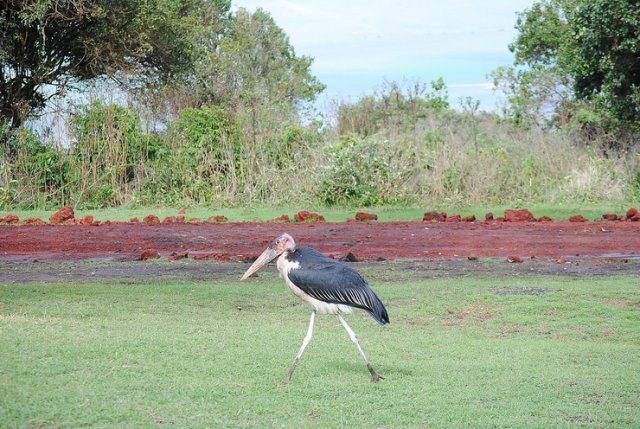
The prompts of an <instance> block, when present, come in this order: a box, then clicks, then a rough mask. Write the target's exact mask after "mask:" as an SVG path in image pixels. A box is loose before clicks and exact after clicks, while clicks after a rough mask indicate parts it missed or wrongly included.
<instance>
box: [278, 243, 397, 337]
mask: <svg viewBox="0 0 640 429" xmlns="http://www.w3.org/2000/svg"><path fill="white" fill-rule="evenodd" d="M287 259H289V260H291V261H294V262H298V263H299V268H295V269H292V270H291V271H289V279H290V280H291V281H292V282H293V284H295V285H296V286H298V287H299V288H300V289H302V290H303V291H304V292H305V293H307V294H309V295H310V296H312V297H314V298H315V299H318V300H320V301H324V302H329V303H332V304H345V305H349V306H351V307H356V308H361V309H363V310H365V311H366V312H367V313H369V314H370V315H371V317H373V318H374V319H375V320H376V321H377V322H378V323H380V324H382V325H384V324H385V323H389V315H388V314H387V310H386V309H385V308H384V305H383V304H382V301H380V298H378V296H377V295H376V294H375V292H374V291H373V290H371V288H370V287H369V285H368V284H367V282H366V281H365V279H363V278H362V276H360V274H358V273H357V272H356V271H355V270H354V269H353V268H351V267H349V266H348V265H344V264H341V263H340V262H337V261H334V260H333V259H330V258H328V257H326V256H325V255H323V254H322V253H320V252H318V251H317V250H315V249H310V248H307V247H302V248H300V249H297V250H296V251H295V252H293V253H292V254H291V255H290V256H289V257H288V258H287Z"/></svg>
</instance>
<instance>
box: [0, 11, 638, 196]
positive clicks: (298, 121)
mask: <svg viewBox="0 0 640 429" xmlns="http://www.w3.org/2000/svg"><path fill="white" fill-rule="evenodd" d="M108 3H109V6H110V7H111V6H112V5H113V7H116V8H118V10H119V11H120V12H122V13H121V14H120V16H113V14H109V16H106V15H107V14H105V10H106V6H105V5H106V3H104V2H101V1H97V0H96V1H90V0H85V1H78V2H63V1H53V2H48V1H38V0H32V1H23V2H18V1H9V2H8V3H7V5H8V6H9V7H8V8H7V9H5V10H3V11H2V13H1V14H0V23H2V24H6V25H4V26H0V31H1V32H3V33H2V34H3V36H5V37H3V38H2V39H0V63H1V65H2V69H1V72H2V74H0V85H4V87H2V88H0V89H2V91H0V94H2V97H4V98H0V109H2V110H1V114H0V141H2V142H4V143H5V144H4V145H0V152H1V153H0V207H2V208H13V207H16V208H17V207H20V208H49V207H57V206H60V205H62V204H72V205H74V206H76V207H80V208H92V207H108V206H121V205H129V206H148V205H168V206H173V205H180V206H187V205H248V204H255V203H259V204H271V205H277V204H282V203H286V204H291V203H293V202H295V203H297V204H327V205H345V206H371V205H383V204H410V205H416V204H417V205H427V206H430V207H434V206H437V205H448V206H452V205H464V204H480V205H487V204H509V205H519V204H528V203H546V204H553V203H564V204H566V203H567V202H575V203H581V202H585V201H587V202H608V203H621V204H622V203H623V202H629V201H635V200H637V199H639V198H640V156H638V151H637V150H636V149H637V147H635V148H634V146H633V145H634V144H637V143H636V142H638V141H640V139H638V138H637V137H638V134H637V133H638V130H637V125H638V118H637V116H636V115H637V113H638V99H637V98H638V72H637V66H638V64H637V61H636V62H634V61H633V58H634V55H635V56H636V58H637V55H638V52H639V51H638V35H637V31H636V32H634V31H635V30H634V28H635V27H634V26H635V24H636V23H637V18H638V14H637V10H636V9H635V8H634V6H633V2H629V1H624V2H611V1H608V0H596V1H593V2H588V4H587V2H583V1H582V0H541V1H537V2H535V3H534V5H533V6H532V7H531V8H530V9H528V10H526V11H524V12H523V13H522V14H521V15H520V16H519V20H518V22H517V24H516V28H517V29H518V31H519V36H518V38H517V39H516V40H515V42H514V43H513V45H512V49H513V51H514V53H515V54H516V62H517V63H516V67H507V68H501V69H499V70H497V71H496V72H495V73H494V77H495V79H496V83H497V84H498V85H499V88H500V89H502V90H503V91H504V92H505V93H506V95H507V97H508V105H507V109H506V110H505V112H504V115H503V116H498V115H497V114H491V113H486V112H481V111H479V104H478V102H477V101H475V100H473V99H470V98H468V99H466V100H463V101H462V102H461V103H460V107H461V108H460V109H454V108H452V107H451V105H450V103H449V99H448V94H447V87H446V85H445V82H444V80H443V79H438V80H436V81H433V82H431V83H430V84H425V83H423V82H404V83H397V82H385V83H383V84H382V85H381V86H380V87H379V88H378V89H376V90H375V91H374V92H373V94H372V95H368V96H363V97H362V98H360V99H359V100H357V101H355V102H353V103H338V104H337V105H335V106H334V107H335V110H334V111H333V112H330V113H328V114H326V115H307V116H304V115H303V112H305V111H306V110H305V109H303V108H305V107H309V104H308V103H309V102H311V101H313V100H314V99H315V98H316V96H317V95H318V94H319V93H320V92H322V90H323V89H324V85H323V84H322V83H321V82H319V81H318V79H317V78H316V77H315V76H313V74H312V73H311V65H312V59H311V58H309V57H306V56H298V55H296V53H295V50H294V49H293V47H292V46H291V44H290V42H289V39H288V37H287V35H286V34H285V33H284V32H283V31H282V29H281V28H279V27H278V26H277V24H276V23H275V22H274V20H273V19H272V17H271V16H270V15H269V14H268V13H267V12H266V11H264V10H261V9H258V10H256V11H254V12H250V11H247V10H245V9H239V10H237V11H236V12H234V13H232V12H230V2H229V1H227V0H162V1H157V2H144V1H140V2H139V1H136V0H123V1H120V2H116V3H113V2H108ZM127 8H128V9H127ZM129 21H131V22H129ZM618 21H619V22H618ZM618 24H620V25H618ZM67 26H68V28H67ZM107 27H108V28H107ZM123 27H126V28H123ZM607 28H610V29H611V31H607ZM54 30H55V31H54ZM129 33H132V34H129ZM133 33H135V34H133ZM98 39H99V40H98ZM17 41H23V42H24V43H23V45H22V46H17ZM63 42H64V43H63ZM67 42H69V43H67ZM18 48H20V49H18ZM21 55H22V56H23V57H24V58H22V57H20V56H21ZM56 55H58V56H56ZM21 58H22V59H21ZM101 76H102V77H104V76H111V77H113V78H115V79H116V80H117V82H118V84H117V85H114V84H113V81H109V80H104V79H100V80H99V81H98V82H96V79H94V78H96V77H101ZM72 83H75V84H76V86H78V85H80V84H82V85H83V86H82V85H81V87H82V91H76V92H73V91H72V86H73V85H71V84H72ZM89 83H91V84H92V85H93V86H89V85H88V84H89ZM85 84H86V85H85ZM91 88H93V89H91ZM70 91H71V92H70ZM63 94H67V95H68V94H71V96H68V97H67V99H72V100H73V101H74V102H76V105H72V106H71V107H70V109H69V113H68V116H65V115H66V114H65V113H56V114H55V115H54V118H53V119H54V121H55V123H56V124H58V126H57V128H56V129H57V132H55V133H47V128H48V127H47V126H46V125H42V122H40V124H39V127H37V128H35V127H34V128H27V127H25V126H24V123H23V121H24V119H25V118H27V117H29V116H30V115H31V117H32V118H33V117H34V114H35V113H36V112H38V111H39V110H41V109H42V107H43V106H44V105H45V104H46V101H47V99H48V98H49V97H57V96H60V95H63ZM74 97H76V98H74ZM61 123H62V124H64V125H63V126H60V125H59V124H61ZM20 124H22V126H18V125H20ZM585 143H586V144H585Z"/></svg>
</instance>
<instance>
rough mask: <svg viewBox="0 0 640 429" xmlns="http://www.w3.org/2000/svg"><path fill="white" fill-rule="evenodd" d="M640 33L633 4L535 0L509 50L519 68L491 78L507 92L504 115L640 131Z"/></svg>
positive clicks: (614, 0) (598, 0)
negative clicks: (546, 114)
mask: <svg viewBox="0 0 640 429" xmlns="http://www.w3.org/2000/svg"><path fill="white" fill-rule="evenodd" d="M638 28H640V7H639V6H638V4H637V2H636V1H633V0H622V1H621V0H539V1H536V2H535V3H534V4H533V5H532V6H531V8H529V9H527V10H525V11H523V12H522V13H520V14H519V17H518V20H517V23H516V29H517V30H518V37H517V38H516V40H515V41H514V43H513V44H512V45H511V46H510V48H511V50H512V51H513V52H514V54H515V57H516V64H515V65H516V67H514V68H510V69H509V68H502V69H500V70H498V71H497V72H496V73H495V74H494V77H495V78H496V82H497V83H499V84H501V85H502V87H503V88H504V89H506V92H507V93H508V94H509V95H510V99H509V101H510V103H509V106H508V107H509V108H508V110H507V112H506V113H507V114H508V115H509V116H511V117H513V118H514V119H516V120H517V121H518V122H520V123H527V122H528V123H530V122H532V121H535V120H537V119H539V118H540V117H541V112H542V111H544V110H546V111H547V112H548V111H549V110H551V111H552V112H553V113H554V115H552V117H551V118H550V119H551V120H552V122H551V123H552V124H553V125H555V126H558V125H559V126H565V125H567V124H568V123H569V121H570V119H571V118H572V117H573V118H575V119H576V120H577V122H578V123H579V124H581V125H582V126H583V127H586V128H588V129H590V130H593V129H599V130H602V131H605V132H606V131H614V132H619V131H623V132H624V131H628V130H637V129H638V128H639V125H640V61H638V58H640V32H639V31H638ZM548 119H549V118H548ZM616 137H617V138H624V136H621V135H620V134H617V136H616ZM636 137H637V136H636ZM634 139H635V137H631V138H628V137H627V138H626V140H627V142H626V143H631V144H632V143H633V140H634Z"/></svg>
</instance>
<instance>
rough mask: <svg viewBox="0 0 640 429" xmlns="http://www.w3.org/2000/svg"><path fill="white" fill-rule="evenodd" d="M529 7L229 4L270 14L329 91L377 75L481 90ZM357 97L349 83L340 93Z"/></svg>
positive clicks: (283, 1)
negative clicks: (518, 19)
mask: <svg viewBox="0 0 640 429" xmlns="http://www.w3.org/2000/svg"><path fill="white" fill-rule="evenodd" d="M532 3H533V0H511V1H509V2H505V1H503V0H485V1H478V2H470V1H468V0H446V1H442V0H438V1H435V0H423V1H420V0H396V1H394V2H388V1H381V0H368V1H366V0H352V1H343V0H323V1H319V0H306V1H292V0H264V1H259V0H234V1H233V6H234V8H237V7H245V8H247V9H249V10H255V9H256V8H262V9H264V10H266V11H268V12H269V13H270V14H271V15H272V16H273V18H274V20H275V21H276V23H277V24H278V25H279V26H280V27H282V28H283V29H284V31H285V32H286V33H287V35H288V36H289V37H290V40H291V43H292V45H293V46H294V48H295V50H296V53H298V54H299V55H309V56H311V57H313V58H314V60H315V61H314V66H313V72H314V73H315V74H316V75H317V76H318V77H319V78H320V80H321V81H324V82H325V83H327V84H328V85H329V88H328V92H329V93H344V92H345V91H346V92H349V89H348V87H347V85H345V84H346V83H348V82H352V83H353V77H354V75H359V76H360V77H361V78H360V79H359V82H362V83H364V82H367V84H368V83H369V82H370V81H372V80H374V79H377V82H378V83H380V82H381V81H382V79H381V78H382V77H387V78H388V79H401V78H402V77H410V78H421V77H424V80H425V81H429V80H431V79H434V78H437V77H440V76H441V77H443V78H444V80H445V82H446V83H447V85H448V86H449V87H452V85H454V84H465V83H474V82H482V83H483V84H486V83H487V82H486V80H487V79H486V75H487V73H488V72H489V71H491V70H492V69H495V68H496V67H497V66H499V65H506V64H510V63H511V62H512V61H513V59H512V55H511V53H510V52H509V51H508V44H509V43H511V42H512V41H513V39H514V38H515V36H516V31H515V29H514V28H513V27H514V25H515V21H516V12H517V11H523V10H524V9H525V8H528V7H530V6H531V5H532ZM341 77H342V78H343V79H344V82H343V83H342V84H341V83H340V82H339V81H340V78H341ZM460 88H461V87H457V90H459V89H460ZM370 89H372V88H370ZM469 89H471V88H469ZM362 92H363V88H362V87H361V85H355V87H353V90H352V91H351V93H349V94H346V95H356V96H358V95H360V94H361V93H362Z"/></svg>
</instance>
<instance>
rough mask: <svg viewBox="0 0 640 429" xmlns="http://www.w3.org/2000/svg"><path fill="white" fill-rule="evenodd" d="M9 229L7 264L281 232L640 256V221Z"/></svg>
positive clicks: (213, 249)
mask: <svg viewBox="0 0 640 429" xmlns="http://www.w3.org/2000/svg"><path fill="white" fill-rule="evenodd" d="M157 222H158V221H156V219H151V218H145V220H143V222H139V223H133V222H132V223H114V222H112V223H102V224H100V225H96V224H93V225H2V226H0V260H5V261H16V260H39V261H53V260H80V259H107V260H109V259H113V260H138V259H141V258H142V257H143V256H147V257H148V256H150V255H154V254H155V253H154V252H157V254H158V255H159V256H160V257H162V258H170V257H172V258H173V259H175V258H180V257H184V256H187V257H189V258H193V259H216V260H239V261H248V260H251V259H252V258H255V257H256V256H257V255H258V254H260V253H261V252H262V251H263V250H264V248H265V247H266V246H267V245H268V243H270V242H271V240H273V239H274V238H275V237H276V235H278V234H280V233H282V232H285V231H286V232H289V233H291V234H292V235H293V237H294V238H295V239H296V242H297V243H298V245H300V246H310V247H315V248H317V249H318V250H320V251H321V252H324V253H326V254H329V255H331V256H334V257H336V258H343V257H345V256H346V255H347V254H349V253H351V254H352V255H353V256H354V257H355V258H357V260H360V261H366V260H377V259H395V258H409V259H437V258H455V257H460V258H478V257H496V258H513V257H521V258H530V257H532V256H535V257H547V258H556V259H557V258H567V257H575V256H589V257H603V258H610V257H612V256H629V255H631V256H640V222H610V221H604V220H603V221H601V222H567V221H554V222H429V223H423V222H362V223H361V222H347V223H326V222H316V223H290V224H289V223H288V224H283V223H275V222H266V223H224V224H219V223H193V224H192V223H184V221H183V219H181V217H177V218H176V219H169V220H165V222H167V223H160V224H159V223H157Z"/></svg>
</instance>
